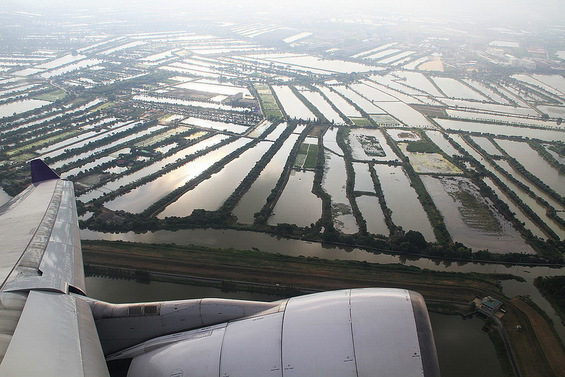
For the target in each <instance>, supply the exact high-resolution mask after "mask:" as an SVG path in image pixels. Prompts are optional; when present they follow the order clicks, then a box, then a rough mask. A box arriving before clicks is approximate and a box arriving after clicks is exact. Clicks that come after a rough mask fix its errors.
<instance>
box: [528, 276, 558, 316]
mask: <svg viewBox="0 0 565 377" xmlns="http://www.w3.org/2000/svg"><path fill="white" fill-rule="evenodd" d="M534 284H535V286H536V287H537V288H538V289H539V290H540V292H541V293H542V295H543V296H544V297H545V298H546V299H547V300H548V301H549V302H551V305H552V306H553V308H554V309H555V311H556V312H557V313H558V314H559V317H561V322H562V323H563V324H564V325H565V276H547V277H544V276H539V277H537V278H536V279H535V280H534Z"/></svg>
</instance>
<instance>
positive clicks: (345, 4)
mask: <svg viewBox="0 0 565 377" xmlns="http://www.w3.org/2000/svg"><path fill="white" fill-rule="evenodd" d="M101 7H113V8H121V9H124V10H128V11H129V12H131V11H132V10H134V9H145V10H147V9H149V10H155V11H159V10H161V9H163V10H164V9H166V8H171V7H172V8H177V9H181V10H184V11H191V10H192V11H202V10H206V11H209V12H213V11H218V17H219V18H221V17H222V16H225V15H229V9H231V8H236V9H238V10H239V11H240V12H243V13H245V12H248V13H250V14H252V13H258V12H269V13H277V12H279V11H281V12H284V13H286V14H288V13H289V12H290V13H291V14H292V15H294V16H296V17H299V16H304V17H308V16H316V15H317V16H322V15H327V14H337V15H339V14H341V15H344V16H345V15H349V14H352V13H357V14H360V15H363V14H365V15H367V16H372V15H383V14H387V13H390V12H394V13H395V14H398V13H400V14H406V15H411V16H428V17H429V16H438V17H449V16H454V15H455V16H463V17H467V18H470V17H474V18H477V19H481V18H484V17H486V18H500V19H520V20H526V21H527V20H535V21H536V22H537V21H543V20H552V21H555V20H559V19H564V18H565V17H564V15H565V0H347V1H344V0H237V1H227V0H159V1H154V0H122V1H115V0H0V10H10V9H14V8H17V9H28V10H32V9H36V10H37V11H39V12H43V11H56V10H61V11H69V10H71V9H81V8H82V9H85V8H89V9H99V8H101ZM564 22H565V21H564Z"/></svg>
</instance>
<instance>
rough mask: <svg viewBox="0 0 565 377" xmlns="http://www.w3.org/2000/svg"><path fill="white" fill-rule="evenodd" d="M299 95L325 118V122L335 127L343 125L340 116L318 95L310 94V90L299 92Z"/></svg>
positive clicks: (315, 93) (316, 93)
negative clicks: (327, 121)
mask: <svg viewBox="0 0 565 377" xmlns="http://www.w3.org/2000/svg"><path fill="white" fill-rule="evenodd" d="M301 93H302V95H303V96H304V97H306V99H307V100H308V101H309V102H310V103H311V104H312V105H314V106H315V107H316V108H317V109H318V110H319V111H320V112H321V113H322V114H323V115H324V116H325V117H326V119H327V120H329V121H330V122H332V123H334V124H337V125H344V124H345V122H344V121H343V119H342V118H341V116H340V115H339V114H338V113H337V112H336V111H335V110H334V109H333V108H332V107H331V105H330V104H329V103H328V102H327V101H326V100H325V98H324V97H323V96H322V95H321V94H320V93H318V92H312V91H310V90H304V91H301Z"/></svg>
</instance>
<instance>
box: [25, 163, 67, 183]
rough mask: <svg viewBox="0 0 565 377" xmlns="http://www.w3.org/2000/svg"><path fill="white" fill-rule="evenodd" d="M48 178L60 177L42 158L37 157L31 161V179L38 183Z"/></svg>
mask: <svg viewBox="0 0 565 377" xmlns="http://www.w3.org/2000/svg"><path fill="white" fill-rule="evenodd" d="M50 179H60V177H59V175H58V174H57V173H55V172H54V171H53V170H52V169H51V168H50V167H49V166H47V164H46V163H45V162H43V160H40V159H37V160H32V161H31V181H32V182H33V183H39V182H43V181H48V180H50Z"/></svg>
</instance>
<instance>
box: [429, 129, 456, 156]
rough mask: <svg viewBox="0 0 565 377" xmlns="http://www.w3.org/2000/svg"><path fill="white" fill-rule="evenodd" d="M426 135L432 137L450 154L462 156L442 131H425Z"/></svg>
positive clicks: (435, 142)
mask: <svg viewBox="0 0 565 377" xmlns="http://www.w3.org/2000/svg"><path fill="white" fill-rule="evenodd" d="M425 132H426V136H427V137H428V138H430V140H431V141H433V143H434V144H435V145H437V146H438V147H439V148H440V149H441V150H442V151H443V152H444V153H445V154H446V155H448V156H462V155H461V153H460V152H459V151H458V150H457V149H455V147H453V145H451V143H450V142H449V141H447V139H446V138H445V137H444V136H443V135H444V134H442V133H441V132H440V131H430V130H428V131H425Z"/></svg>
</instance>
